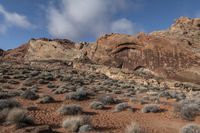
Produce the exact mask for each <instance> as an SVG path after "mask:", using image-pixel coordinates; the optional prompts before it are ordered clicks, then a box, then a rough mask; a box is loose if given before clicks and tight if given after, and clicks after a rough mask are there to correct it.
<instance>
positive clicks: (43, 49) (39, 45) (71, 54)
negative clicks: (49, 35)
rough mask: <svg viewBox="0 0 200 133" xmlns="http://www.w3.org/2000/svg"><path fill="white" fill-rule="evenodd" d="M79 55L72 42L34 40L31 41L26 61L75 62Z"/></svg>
mask: <svg viewBox="0 0 200 133" xmlns="http://www.w3.org/2000/svg"><path fill="white" fill-rule="evenodd" d="M79 53H80V52H78V50H76V49H75V47H74V43H73V42H71V41H67V40H49V39H37V40H36V39H32V40H30V41H29V45H28V48H27V54H26V56H25V61H26V62H31V61H35V60H37V61H45V60H73V59H74V58H77V56H79Z"/></svg>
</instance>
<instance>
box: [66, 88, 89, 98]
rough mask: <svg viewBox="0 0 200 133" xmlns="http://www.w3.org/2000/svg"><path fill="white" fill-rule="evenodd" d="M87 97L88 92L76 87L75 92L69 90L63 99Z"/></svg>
mask: <svg viewBox="0 0 200 133" xmlns="http://www.w3.org/2000/svg"><path fill="white" fill-rule="evenodd" d="M88 98H89V97H88V93H87V92H86V91H85V90H84V89H78V90H77V91H76V92H70V93H68V94H67V95H66V97H65V99H70V100H79V101H80V100H85V99H88Z"/></svg>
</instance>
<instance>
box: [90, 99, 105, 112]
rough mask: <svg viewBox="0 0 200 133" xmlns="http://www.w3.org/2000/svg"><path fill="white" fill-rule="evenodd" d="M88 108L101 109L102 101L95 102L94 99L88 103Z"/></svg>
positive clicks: (102, 106)
mask: <svg viewBox="0 0 200 133" xmlns="http://www.w3.org/2000/svg"><path fill="white" fill-rule="evenodd" d="M90 108H91V109H96V110H98V109H103V108H104V104H103V103H102V102H97V101H94V102H92V103H90Z"/></svg>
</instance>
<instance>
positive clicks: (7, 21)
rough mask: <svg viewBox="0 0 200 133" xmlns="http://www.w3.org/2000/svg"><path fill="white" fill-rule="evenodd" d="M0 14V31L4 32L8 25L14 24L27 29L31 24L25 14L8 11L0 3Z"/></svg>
mask: <svg viewBox="0 0 200 133" xmlns="http://www.w3.org/2000/svg"><path fill="white" fill-rule="evenodd" d="M0 15H1V16H3V18H4V22H3V23H1V24H0V28H1V29H0V33H5V32H6V31H7V29H8V28H9V27H12V26H15V27H20V28H24V29H28V28H30V27H31V26H33V25H32V24H31V23H30V22H29V21H28V19H27V18H26V16H23V15H21V14H18V13H16V12H9V11H7V10H6V9H5V8H4V7H3V6H2V5H1V4H0Z"/></svg>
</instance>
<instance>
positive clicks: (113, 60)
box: [86, 17, 200, 82]
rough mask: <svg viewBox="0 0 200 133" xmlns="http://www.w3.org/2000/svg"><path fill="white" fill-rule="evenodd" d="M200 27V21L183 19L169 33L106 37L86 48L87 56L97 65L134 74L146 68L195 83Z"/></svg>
mask: <svg viewBox="0 0 200 133" xmlns="http://www.w3.org/2000/svg"><path fill="white" fill-rule="evenodd" d="M199 25H200V19H189V18H184V17H183V18H180V19H178V20H176V22H175V24H173V25H172V26H171V27H170V28H169V29H168V30H166V31H159V32H153V33H151V34H148V35H146V34H144V33H140V34H138V35H137V36H130V35H122V34H110V35H105V36H103V37H101V38H99V39H98V40H97V42H96V43H94V44H92V45H90V46H87V49H86V51H87V52H86V53H87V55H88V57H89V58H90V59H91V60H93V61H94V62H96V63H97V64H103V65H108V66H112V67H118V68H128V69H131V70H136V69H138V68H140V67H144V68H148V69H150V70H153V71H156V72H158V73H161V74H163V75H166V76H167V77H173V78H179V79H181V80H185V79H187V80H194V79H198V78H200V73H199V72H198V70H199V66H200V53H199V51H200V49H199V48H200V47H199V46H200V27H199ZM197 69H198V70H197ZM194 76H195V77H194ZM197 77H198V78H197ZM197 82H198V81H197Z"/></svg>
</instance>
